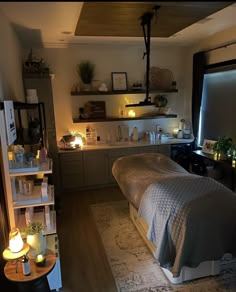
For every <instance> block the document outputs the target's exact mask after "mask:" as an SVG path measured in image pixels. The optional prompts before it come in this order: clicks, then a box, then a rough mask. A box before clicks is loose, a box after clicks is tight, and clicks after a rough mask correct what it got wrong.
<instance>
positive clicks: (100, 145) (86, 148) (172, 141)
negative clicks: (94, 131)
mask: <svg viewBox="0 0 236 292" xmlns="http://www.w3.org/2000/svg"><path fill="white" fill-rule="evenodd" d="M193 140H194V139H193V138H192V139H176V138H170V139H165V140H163V141H158V142H155V143H153V142H147V141H145V140H140V141H137V142H133V141H121V142H111V143H102V142H97V144H94V145H83V146H82V147H81V148H76V149H73V150H65V149H58V153H65V152H66V153H71V152H81V151H89V150H102V149H115V148H127V147H143V146H151V145H168V144H181V143H191V142H193Z"/></svg>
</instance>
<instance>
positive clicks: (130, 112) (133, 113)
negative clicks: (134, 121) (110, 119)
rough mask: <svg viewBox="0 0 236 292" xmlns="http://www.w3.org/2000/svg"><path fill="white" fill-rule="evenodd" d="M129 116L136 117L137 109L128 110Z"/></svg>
mask: <svg viewBox="0 0 236 292" xmlns="http://www.w3.org/2000/svg"><path fill="white" fill-rule="evenodd" d="M128 116H129V117H130V118H134V117H135V111H134V110H129V112H128Z"/></svg>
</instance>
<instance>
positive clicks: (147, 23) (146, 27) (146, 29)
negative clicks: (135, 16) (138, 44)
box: [126, 5, 161, 107]
mask: <svg viewBox="0 0 236 292" xmlns="http://www.w3.org/2000/svg"><path fill="white" fill-rule="evenodd" d="M160 7H161V6H159V5H155V6H154V7H153V10H155V14H157V10H158V9H159V8H160ZM153 15H154V13H153V12H146V13H144V14H143V15H142V16H141V17H140V19H141V26H142V29H143V36H144V43H145V47H146V52H145V53H144V54H143V58H144V57H145V56H146V60H147V62H146V97H145V99H144V101H140V102H139V103H138V104H127V105H126V107H131V106H148V105H154V103H152V102H151V97H150V96H149V70H150V44H151V21H152V18H153Z"/></svg>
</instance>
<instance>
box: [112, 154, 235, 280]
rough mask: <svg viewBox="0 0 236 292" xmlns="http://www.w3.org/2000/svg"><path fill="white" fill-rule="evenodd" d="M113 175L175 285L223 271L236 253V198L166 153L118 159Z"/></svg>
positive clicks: (138, 223)
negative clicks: (222, 265)
mask: <svg viewBox="0 0 236 292" xmlns="http://www.w3.org/2000/svg"><path fill="white" fill-rule="evenodd" d="M112 174H113V176H114V178H115V179H116V181H117V183H118V185H119V187H120V189H121V191H122V193H123V194H124V196H125V197H126V199H127V200H128V202H129V207H130V218H131V220H132V221H133V223H134V224H135V226H136V227H137V229H138V231H139V232H140V234H141V235H142V237H143V239H144V240H145V242H146V244H147V246H148V247H149V249H150V250H151V252H152V254H153V255H154V257H155V258H156V259H157V260H158V263H159V265H160V267H161V269H162V271H163V272H164V274H165V275H166V276H167V278H168V279H169V280H170V282H171V283H173V284H179V283H182V282H184V281H189V280H193V279H196V278H201V277H205V276H210V275H217V274H219V273H220V260H221V259H222V258H223V257H225V256H230V257H232V256H235V255H236V194H235V193H234V192H232V191H231V190H230V189H228V188H227V187H225V186H224V185H223V184H221V183H219V182H217V181H215V180H213V179H212V178H209V177H203V176H199V175H195V174H191V173H189V172H188V171H187V170H185V169H184V168H183V167H182V166H180V165H179V164H177V163H176V162H175V161H173V160H172V159H170V158H169V157H167V156H165V155H163V154H160V153H142V154H135V155H130V156H125V157H121V158H118V159H117V160H116V161H115V162H114V164H113V167H112Z"/></svg>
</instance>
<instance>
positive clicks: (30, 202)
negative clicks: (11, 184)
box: [13, 185, 54, 209]
mask: <svg viewBox="0 0 236 292" xmlns="http://www.w3.org/2000/svg"><path fill="white" fill-rule="evenodd" d="M46 205H54V187H53V186H52V185H49V186H48V200H46V201H44V200H43V199H42V196H41V186H34V188H33V191H32V194H30V195H23V194H21V193H18V192H17V193H16V194H15V195H14V196H13V208H14V209H17V208H26V207H34V206H35V207H36V206H46Z"/></svg>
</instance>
